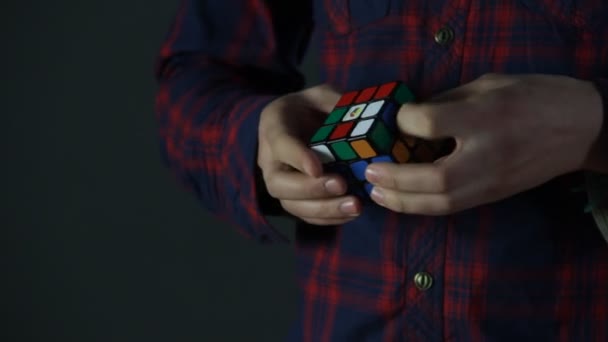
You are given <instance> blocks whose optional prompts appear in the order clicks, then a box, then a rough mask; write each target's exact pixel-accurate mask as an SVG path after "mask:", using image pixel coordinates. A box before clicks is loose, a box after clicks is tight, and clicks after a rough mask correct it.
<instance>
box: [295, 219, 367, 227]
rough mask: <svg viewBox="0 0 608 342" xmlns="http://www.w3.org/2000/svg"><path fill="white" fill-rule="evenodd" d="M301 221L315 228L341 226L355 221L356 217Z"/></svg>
mask: <svg viewBox="0 0 608 342" xmlns="http://www.w3.org/2000/svg"><path fill="white" fill-rule="evenodd" d="M299 219H300V220H302V221H304V222H307V223H310V224H312V225H315V226H340V225H343V224H345V223H348V222H350V221H352V220H354V219H355V217H349V218H344V219H319V218H315V217H299Z"/></svg>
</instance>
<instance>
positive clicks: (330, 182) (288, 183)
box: [264, 168, 347, 200]
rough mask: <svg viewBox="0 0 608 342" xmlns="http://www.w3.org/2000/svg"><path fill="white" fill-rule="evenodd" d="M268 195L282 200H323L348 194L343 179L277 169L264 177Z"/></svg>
mask: <svg viewBox="0 0 608 342" xmlns="http://www.w3.org/2000/svg"><path fill="white" fill-rule="evenodd" d="M264 180H265V182H266V188H267V189H268V193H269V194H270V195H271V196H272V197H274V198H278V199H282V200H304V199H321V198H328V197H335V196H341V195H344V193H346V190H347V186H346V182H345V181H344V179H343V178H342V177H339V176H337V175H335V176H334V175H329V176H324V177H319V178H315V177H311V176H309V175H307V174H304V173H301V172H298V171H293V170H283V169H280V168H275V169H273V170H272V171H270V172H267V173H266V174H265V175H264Z"/></svg>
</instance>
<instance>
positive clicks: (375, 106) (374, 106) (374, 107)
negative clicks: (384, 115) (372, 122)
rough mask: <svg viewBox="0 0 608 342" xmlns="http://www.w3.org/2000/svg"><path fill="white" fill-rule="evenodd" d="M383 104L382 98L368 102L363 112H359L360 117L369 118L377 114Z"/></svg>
mask: <svg viewBox="0 0 608 342" xmlns="http://www.w3.org/2000/svg"><path fill="white" fill-rule="evenodd" d="M383 105H384V100H382V101H376V102H372V103H370V104H369V106H367V108H366V109H365V111H364V112H363V114H361V118H362V119H363V118H369V117H371V116H374V115H376V114H378V112H380V109H382V106H383Z"/></svg>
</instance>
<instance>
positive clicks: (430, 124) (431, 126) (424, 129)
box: [418, 109, 439, 136]
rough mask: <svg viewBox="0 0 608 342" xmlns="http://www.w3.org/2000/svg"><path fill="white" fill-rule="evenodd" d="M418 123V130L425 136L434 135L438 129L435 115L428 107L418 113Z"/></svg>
mask: <svg viewBox="0 0 608 342" xmlns="http://www.w3.org/2000/svg"><path fill="white" fill-rule="evenodd" d="M418 125H419V130H420V132H421V133H422V134H424V135H426V136H435V135H436V134H437V132H438V131H439V127H438V120H437V115H436V114H435V113H434V112H433V111H432V110H430V109H426V110H424V111H422V112H421V113H420V118H419V120H418Z"/></svg>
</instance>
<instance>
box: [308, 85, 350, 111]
mask: <svg viewBox="0 0 608 342" xmlns="http://www.w3.org/2000/svg"><path fill="white" fill-rule="evenodd" d="M302 94H303V95H304V97H305V98H306V99H307V100H308V102H309V103H310V105H311V106H312V108H313V109H316V110H318V111H320V112H323V113H329V112H331V111H332V110H333V108H334V106H335V105H336V103H337V102H338V101H339V100H340V97H341V96H342V95H341V94H340V92H338V91H337V90H336V89H335V88H334V87H333V86H331V85H329V84H321V85H318V86H315V87H311V88H308V89H306V90H304V91H303V92H302Z"/></svg>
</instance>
